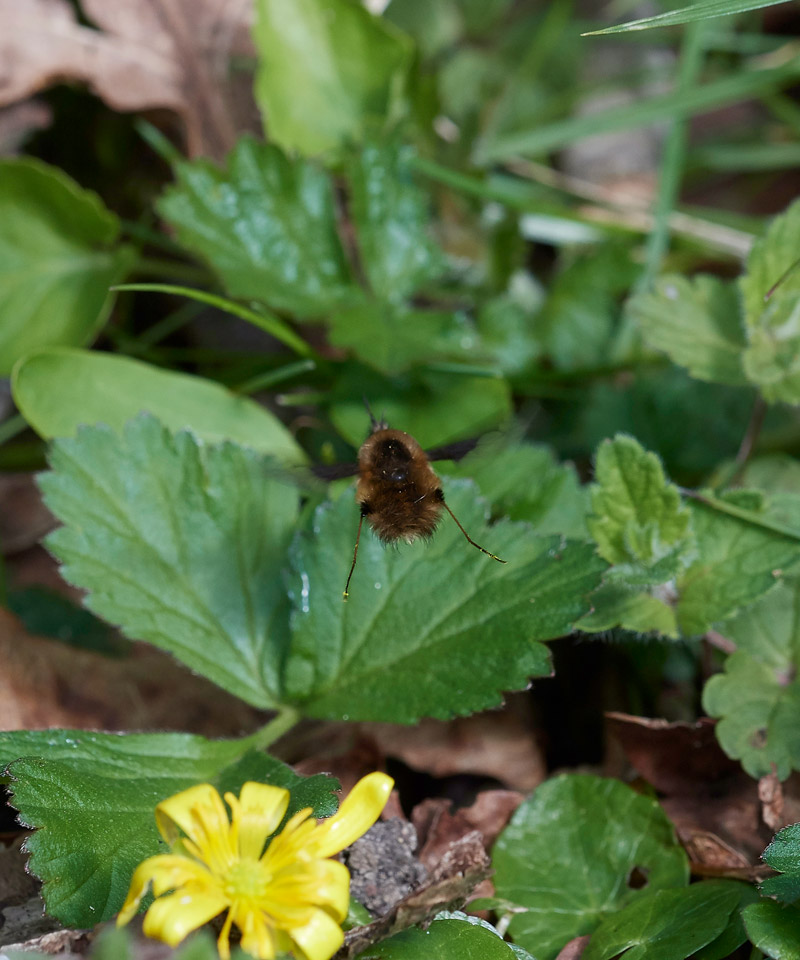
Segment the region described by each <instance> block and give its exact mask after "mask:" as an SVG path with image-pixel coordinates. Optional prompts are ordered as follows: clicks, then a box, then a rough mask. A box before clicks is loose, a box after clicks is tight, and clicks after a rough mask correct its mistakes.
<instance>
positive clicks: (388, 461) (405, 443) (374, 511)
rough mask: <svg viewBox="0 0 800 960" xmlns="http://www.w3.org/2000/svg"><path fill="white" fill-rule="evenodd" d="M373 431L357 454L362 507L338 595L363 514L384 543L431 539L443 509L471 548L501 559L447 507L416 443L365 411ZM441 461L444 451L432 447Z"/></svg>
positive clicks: (349, 575) (434, 477)
mask: <svg viewBox="0 0 800 960" xmlns="http://www.w3.org/2000/svg"><path fill="white" fill-rule="evenodd" d="M370 419H371V421H372V433H371V434H370V435H369V437H367V439H366V441H365V442H364V444H363V445H362V447H361V449H360V450H359V452H358V484H357V486H356V502H357V503H358V505H359V507H360V508H361V518H360V520H359V522H358V533H357V535H356V545H355V549H354V550H353V562H352V564H351V566H350V573H349V574H348V576H347V583H346V584H345V588H344V593H343V594H342V598H343V599H344V600H347V598H348V596H349V593H348V590H349V588H350V579H351V577H352V576H353V571H354V570H355V568H356V559H357V558H358V544H359V542H360V540H361V527H362V525H363V523H364V518H366V520H367V522H368V523H369V525H370V526H371V527H372V529H373V530H374V531H375V533H376V534H377V536H378V537H379V538H380V539H381V540H383V542H384V543H394V542H395V541H397V540H405V541H406V543H412V542H413V541H414V540H416V539H417V538H418V537H430V536H432V535H433V533H434V531H435V530H436V527H437V524H438V523H439V521H440V520H441V518H442V511H443V510H446V511H447V512H448V513H449V514H450V516H451V517H452V518H453V520H455V522H456V525H457V526H458V529H459V530H460V531H461V532H462V533H463V534H464V536H465V537H466V538H467V540H468V541H469V542H470V543H471V544H472V546H473V547H477V549H478V550H480V551H481V552H482V553H485V554H486V555H487V556H489V557H491V558H492V559H493V560H497V561H498V562H499V563H505V562H506V561H505V560H501V559H500V557H496V556H495V555H494V554H493V553H490V552H489V551H488V550H484V548H483V547H482V546H480V544H477V543H475V541H474V540H473V539H472V538H471V537H470V536H469V534H468V533H467V531H466V530H465V529H464V528H463V527H462V526H461V524H460V523H459V522H458V520H457V519H456V516H455V514H454V513H453V511H452V510H451V509H450V507H449V506H448V505H447V503H446V502H445V499H444V493H443V491H442V485H441V482H440V480H439V478H438V477H437V476H436V474H435V473H434V471H433V469H432V468H431V465H430V462H429V455H428V454H426V453H425V451H424V450H423V449H422V447H421V446H420V445H419V444H418V443H417V441H416V440H415V439H414V438H413V437H412V436H411V435H410V434H408V433H404V432H403V431H402V430H390V429H388V426H387V424H386V423H384V422H382V421H381V422H377V421H376V420H375V419H374V417H372V414H371V413H370ZM437 453H438V454H439V456H440V457H441V458H442V459H444V456H446V454H445V452H444V450H440V451H437Z"/></svg>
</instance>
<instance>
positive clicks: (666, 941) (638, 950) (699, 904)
mask: <svg viewBox="0 0 800 960" xmlns="http://www.w3.org/2000/svg"><path fill="white" fill-rule="evenodd" d="M738 886H739V885H738V884H736V883H733V882H731V881H725V880H717V881H711V882H706V883H696V884H694V885H693V886H691V887H683V888H681V889H678V890H646V891H644V892H643V894H642V896H641V897H639V898H638V899H637V900H635V901H634V902H633V903H629V904H627V905H626V906H625V907H624V908H623V909H622V910H620V911H619V913H617V914H616V915H615V916H610V917H607V918H606V919H605V920H604V921H603V923H601V924H600V926H599V927H598V928H597V930H596V931H595V932H594V933H593V934H592V939H591V940H590V941H589V945H588V946H587V948H586V950H585V951H584V953H583V958H584V960H610V958H611V957H620V958H624V960H645V958H646V960H685V958H686V957H689V956H691V955H692V954H694V953H696V952H697V951H698V950H700V949H701V948H702V947H705V946H706V945H708V944H710V943H712V942H713V941H714V940H715V939H716V938H717V937H718V936H719V935H720V934H721V933H722V932H723V931H724V930H725V928H726V927H727V926H728V922H729V919H730V916H731V914H732V913H733V911H734V910H735V909H736V907H737V906H738V904H739V891H738V889H737V887H738Z"/></svg>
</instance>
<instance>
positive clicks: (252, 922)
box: [236, 908, 275, 960]
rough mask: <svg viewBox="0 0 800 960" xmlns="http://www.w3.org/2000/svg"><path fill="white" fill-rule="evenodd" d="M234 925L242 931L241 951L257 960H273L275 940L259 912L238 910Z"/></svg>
mask: <svg viewBox="0 0 800 960" xmlns="http://www.w3.org/2000/svg"><path fill="white" fill-rule="evenodd" d="M236 925H237V926H238V927H239V929H240V930H241V931H242V949H243V950H244V952H245V953H249V954H250V955H251V956H253V957H258V960H274V957H275V938H274V937H273V933H272V927H271V926H270V925H269V924H268V923H267V920H266V917H265V916H264V914H263V913H262V912H261V911H260V910H254V909H252V908H250V909H248V910H246V912H244V911H242V910H240V911H239V915H237V917H236Z"/></svg>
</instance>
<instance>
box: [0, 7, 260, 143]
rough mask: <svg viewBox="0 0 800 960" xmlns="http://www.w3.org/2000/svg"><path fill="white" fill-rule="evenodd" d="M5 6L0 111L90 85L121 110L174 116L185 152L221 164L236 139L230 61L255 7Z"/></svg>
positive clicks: (0, 11)
mask: <svg viewBox="0 0 800 960" xmlns="http://www.w3.org/2000/svg"><path fill="white" fill-rule="evenodd" d="M82 8H83V11H84V13H85V14H86V17H87V18H88V19H89V20H90V21H91V22H92V23H93V24H94V25H95V26H96V27H97V29H92V28H91V27H88V26H83V25H82V24H80V23H78V22H77V21H76V19H75V16H74V12H73V9H72V6H71V4H70V3H69V0H24V2H20V0H0V105H6V104H10V103H15V102H17V101H19V100H24V99H26V98H27V97H30V96H31V95H32V94H34V93H37V92H38V91H40V90H43V89H45V88H47V87H49V86H52V85H53V84H56V83H62V82H70V83H71V82H79V83H85V84H87V85H88V86H89V88H90V89H91V90H92V91H93V92H94V93H95V94H97V96H99V97H101V98H102V99H103V100H104V101H105V102H106V103H107V104H108V105H109V106H110V107H112V108H113V109H114V110H151V109H167V110H171V111H173V112H174V113H176V114H177V115H178V116H179V117H180V118H181V120H182V121H183V123H184V126H185V129H186V141H187V148H188V152H189V154H190V155H192V156H196V155H199V154H204V155H208V156H211V157H214V158H216V159H220V158H221V157H222V156H224V155H225V153H226V152H227V151H228V150H229V149H230V147H231V146H232V145H233V142H234V140H235V136H236V133H237V127H238V126H239V125H240V124H239V123H238V122H237V120H236V119H235V115H234V108H235V107H236V105H237V102H238V101H239V99H240V98H239V96H238V95H237V96H236V97H234V96H233V95H232V92H231V83H230V80H229V77H228V66H229V60H230V56H231V53H232V52H237V53H238V52H241V51H242V49H243V48H246V46H247V44H248V42H249V38H248V28H249V18H250V16H251V15H252V2H251V0H114V2H113V3H109V2H108V0H83V2H82Z"/></svg>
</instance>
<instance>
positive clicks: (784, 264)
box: [739, 200, 800, 331]
mask: <svg viewBox="0 0 800 960" xmlns="http://www.w3.org/2000/svg"><path fill="white" fill-rule="evenodd" d="M798 250H800V200H796V201H795V202H794V203H793V204H791V205H790V206H789V207H788V208H787V209H786V210H785V211H784V212H783V213H782V214H781V215H780V216H778V217H775V219H774V220H773V221H772V223H770V225H769V229H768V230H767V232H766V233H765V234H764V235H763V236H762V237H759V238H758V239H757V240H756V241H755V243H754V244H753V246H752V249H751V250H750V255H749V256H748V258H747V268H746V270H745V272H744V273H743V274H742V276H741V277H740V278H739V289H740V290H741V293H742V301H743V304H744V319H745V324H746V326H747V328H748V330H750V331H752V330H753V329H756V328H758V327H760V326H762V325H763V322H764V318H763V314H764V313H769V312H770V303H772V301H773V300H774V298H775V297H776V296H779V297H781V296H784V295H789V296H793V297H794V298H795V299H796V298H797V297H798V296H799V295H800V270H796V269H795V270H793V269H791V268H792V267H794V266H795V264H796V261H797V257H798ZM782 278H783V279H782ZM779 280H780V281H781V283H780V285H779V286H778V287H777V289H776V291H775V293H774V294H773V296H772V297H770V300H769V301H768V302H766V303H765V301H764V298H765V297H766V296H767V294H769V292H770V290H772V288H773V287H774V286H775V284H776V283H778V281H779Z"/></svg>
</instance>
